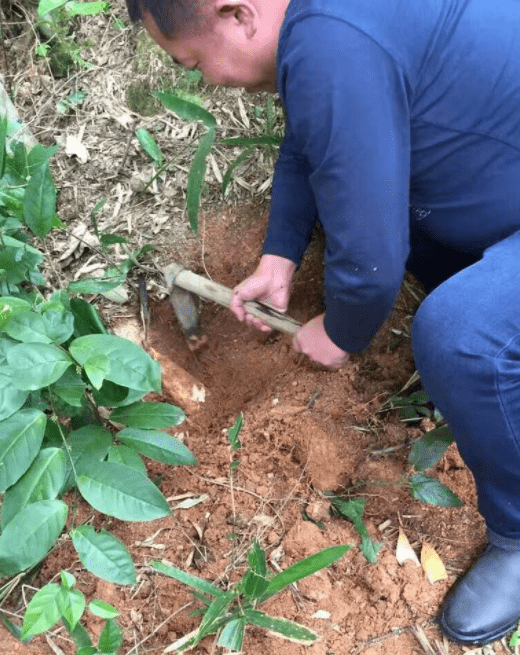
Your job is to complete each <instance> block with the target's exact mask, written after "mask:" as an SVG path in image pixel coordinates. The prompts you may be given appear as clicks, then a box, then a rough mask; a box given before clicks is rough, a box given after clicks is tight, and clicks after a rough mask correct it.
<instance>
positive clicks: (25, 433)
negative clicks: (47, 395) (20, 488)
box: [0, 409, 47, 493]
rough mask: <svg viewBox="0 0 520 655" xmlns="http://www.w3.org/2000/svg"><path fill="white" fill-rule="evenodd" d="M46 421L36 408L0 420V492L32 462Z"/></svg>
mask: <svg viewBox="0 0 520 655" xmlns="http://www.w3.org/2000/svg"><path fill="white" fill-rule="evenodd" d="M46 421H47V417H46V416H45V414H44V413H43V412H41V411H40V410H38V409H21V410H20V411H18V412H16V414H14V415H13V416H11V417H9V418H8V419H5V420H4V421H0V493H2V492H4V491H5V490H6V489H7V488H8V487H10V486H11V485H12V484H14V483H15V482H16V481H17V480H19V479H20V478H21V477H22V475H23V474H24V473H25V472H26V471H27V469H28V468H29V466H30V465H31V464H32V462H33V461H34V459H35V457H36V455H37V454H38V451H39V450H40V446H41V444H42V441H43V435H44V433H45V423H46Z"/></svg>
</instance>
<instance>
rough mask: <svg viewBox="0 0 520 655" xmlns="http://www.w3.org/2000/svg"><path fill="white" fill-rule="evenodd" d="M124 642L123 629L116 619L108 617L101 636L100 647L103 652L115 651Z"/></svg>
mask: <svg viewBox="0 0 520 655" xmlns="http://www.w3.org/2000/svg"><path fill="white" fill-rule="evenodd" d="M122 644H123V631H122V630H121V628H120V627H119V626H118V625H117V623H116V622H115V621H112V620H111V619H108V620H107V622H106V624H105V627H104V628H103V632H102V633H101V637H100V638H99V642H98V648H99V650H100V651H101V652H102V653H115V652H116V650H118V649H119V648H121V646H122Z"/></svg>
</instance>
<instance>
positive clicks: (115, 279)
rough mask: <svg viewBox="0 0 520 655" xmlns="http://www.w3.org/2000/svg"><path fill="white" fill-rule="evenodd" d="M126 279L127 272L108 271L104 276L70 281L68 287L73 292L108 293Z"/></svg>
mask: <svg viewBox="0 0 520 655" xmlns="http://www.w3.org/2000/svg"><path fill="white" fill-rule="evenodd" d="M125 281H126V273H121V272H120V271H117V270H113V269H112V270H111V271H106V273H105V275H104V276H103V277H85V278H81V279H80V280H76V281H75V282H70V283H69V285H68V287H67V289H68V291H70V292H71V293H107V292H108V291H111V290H112V289H115V288H116V287H118V286H119V285H120V284H123V282H125Z"/></svg>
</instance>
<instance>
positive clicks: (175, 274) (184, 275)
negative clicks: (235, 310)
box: [163, 262, 301, 336]
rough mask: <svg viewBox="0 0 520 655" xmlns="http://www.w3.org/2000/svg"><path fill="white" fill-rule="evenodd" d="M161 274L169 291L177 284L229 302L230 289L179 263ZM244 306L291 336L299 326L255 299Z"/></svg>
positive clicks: (168, 267) (218, 301)
mask: <svg viewBox="0 0 520 655" xmlns="http://www.w3.org/2000/svg"><path fill="white" fill-rule="evenodd" d="M163 274H164V277H165V279H166V287H167V289H168V291H169V292H170V293H171V291H172V289H173V287H174V286H177V287H180V288H181V289H186V291H191V293H194V294H196V295H197V296H200V297H201V298H205V299H206V300H213V302H216V303H218V304H219V305H223V306H224V307H229V305H230V303H231V298H232V296H233V291H232V289H229V288H228V287H225V286H224V285H223V284H218V283H217V282H212V281H211V280H208V279H207V278H205V277H203V276H202V275H197V273H193V272H192V271H190V270H188V269H187V268H184V266H182V265H181V264H177V263H176V262H174V263H172V264H168V266H165V267H164V269H163ZM244 307H245V309H246V311H247V312H248V314H252V315H253V316H257V317H258V318H259V319H260V320H261V321H262V322H263V323H265V324H266V325H268V326H269V327H271V328H273V330H279V331H280V332H283V333H285V334H290V335H292V336H293V335H295V334H296V333H297V332H298V330H299V329H300V328H301V323H298V321H295V320H294V319H292V318H290V317H289V316H285V314H282V313H281V312H277V311H276V310H275V309H272V308H271V307H268V306H267V305H264V304H262V303H260V302H257V301H256V300H248V301H247V302H245V303H244Z"/></svg>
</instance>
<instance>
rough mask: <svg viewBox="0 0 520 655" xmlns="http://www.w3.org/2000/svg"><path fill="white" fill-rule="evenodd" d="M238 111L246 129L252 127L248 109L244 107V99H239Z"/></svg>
mask: <svg viewBox="0 0 520 655" xmlns="http://www.w3.org/2000/svg"><path fill="white" fill-rule="evenodd" d="M238 111H239V112H240V118H241V119H242V122H243V123H244V125H245V127H246V128H247V129H249V128H250V127H251V124H250V122H249V116H248V115H247V112H246V108H245V107H244V103H243V101H242V98H238Z"/></svg>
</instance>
